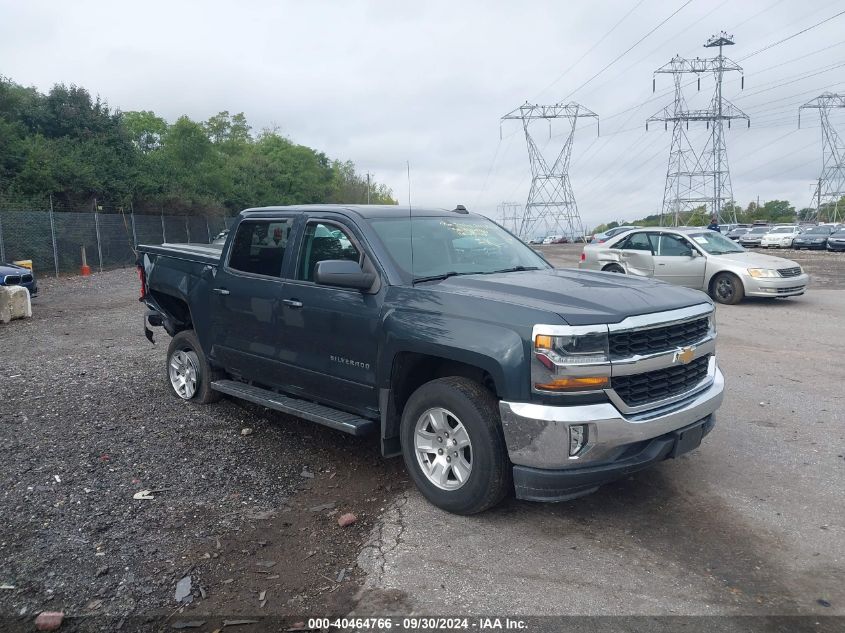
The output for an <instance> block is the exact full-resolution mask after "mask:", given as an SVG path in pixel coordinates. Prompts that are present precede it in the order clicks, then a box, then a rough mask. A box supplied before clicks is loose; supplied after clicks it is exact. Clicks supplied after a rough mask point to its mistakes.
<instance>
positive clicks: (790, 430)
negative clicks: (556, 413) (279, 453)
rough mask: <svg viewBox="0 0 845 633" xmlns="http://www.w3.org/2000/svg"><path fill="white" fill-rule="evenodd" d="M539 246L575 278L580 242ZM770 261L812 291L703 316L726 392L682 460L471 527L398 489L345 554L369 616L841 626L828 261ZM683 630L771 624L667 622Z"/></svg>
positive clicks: (836, 411)
mask: <svg viewBox="0 0 845 633" xmlns="http://www.w3.org/2000/svg"><path fill="white" fill-rule="evenodd" d="M542 250H543V251H544V252H545V254H546V256H547V257H548V258H549V259H550V260H551V261H553V262H554V263H555V264H556V265H559V266H574V265H576V263H577V260H578V255H579V253H580V251H581V248H580V247H577V246H573V245H568V246H551V247H544V248H543V249H542ZM782 254H783V255H786V256H787V257H792V258H793V259H795V260H796V261H799V262H800V263H801V264H802V266H805V267H806V268H808V269H809V270H810V271H811V274H813V275H814V284H813V287H812V288H811V289H810V291H809V292H808V293H807V294H806V295H804V296H802V297H798V298H793V299H788V300H750V301H746V302H744V303H742V304H740V305H738V306H719V307H718V316H717V320H718V323H719V345H718V355H719V359H720V360H719V362H720V366H721V368H722V371H723V372H724V373H725V376H726V380H727V390H726V397H725V402H724V404H723V406H722V408H721V409H720V410H719V413H718V414H717V416H718V417H717V424H716V428H715V429H714V431H713V432H712V433H711V434H710V435H709V436H708V437H707V438H706V439H705V441H704V442H703V444H702V446H701V447H700V448H699V449H698V450H696V451H693V452H692V453H690V454H688V455H685V456H682V457H681V458H680V459H678V460H670V461H667V462H663V463H662V464H660V465H658V466H656V467H655V468H652V469H650V470H646V471H642V472H640V473H637V474H636V475H634V476H632V477H630V478H628V479H626V480H623V481H620V482H617V483H614V484H611V485H607V486H604V487H603V488H601V489H600V490H599V491H598V492H597V493H595V494H593V495H590V496H588V497H583V498H582V499H579V500H575V501H573V502H568V503H562V504H556V505H555V504H535V503H529V502H520V501H515V500H511V501H510V502H508V503H505V504H503V505H502V506H501V507H499V508H496V509H494V510H492V511H490V512H488V513H485V514H484V515H481V516H478V517H471V518H466V517H456V516H452V515H449V514H446V513H444V512H441V511H439V510H437V509H435V508H433V507H432V506H430V505H428V504H427V503H426V502H425V501H424V500H423V499H422V498H421V497H420V495H418V494H417V493H416V492H415V491H413V490H410V491H408V492H407V493H406V494H405V495H404V496H403V498H402V499H401V500H400V501H399V502H397V503H396V504H395V505H394V506H393V508H391V510H390V511H389V512H388V513H386V515H385V517H384V521H383V524H382V525H381V526H380V529H379V532H378V533H375V534H374V535H373V540H374V543H375V544H376V545H377V547H374V548H372V549H368V550H365V551H364V553H363V555H362V556H361V558H360V564H361V565H362V566H363V567H364V568H365V569H367V570H368V571H369V575H368V578H367V586H368V587H369V588H371V590H372V591H373V595H374V596H375V598H376V602H375V607H374V608H372V609H370V611H372V612H376V611H378V608H379V604H378V600H377V599H378V596H379V595H381V594H382V593H383V592H385V591H388V592H392V593H393V594H394V595H396V594H398V595H400V596H401V597H402V604H401V607H400V611H402V612H407V611H415V612H418V613H434V614H443V615H448V614H454V613H470V614H478V615H483V614H490V613H501V612H502V610H503V609H505V610H506V612H507V613H509V614H522V615H630V614H636V615H667V616H668V615H708V616H714V615H723V616H724V615H727V616H737V615H789V616H791V615H808V614H809V615H815V616H822V615H840V616H842V615H845V514H843V512H842V507H843V490H845V453H843V450H845V415H844V414H843V410H845V407H843V405H845V392H843V387H842V385H843V384H845V364H843V363H842V351H843V345H842V344H841V343H840V342H839V341H840V340H841V338H842V328H843V325H845V293H843V292H842V289H843V286H845V257H842V256H841V255H839V254H830V253H824V252H822V253H818V252H813V253H807V252H806V251H804V252H801V253H800V254H797V253H795V254H792V253H789V252H788V251H787V252H785V253H782ZM823 266H824V267H825V271H824V274H823V275H822V274H817V273H813V272H812V271H813V270H818V269H820V268H821V267H823ZM819 277H821V278H823V280H824V281H823V282H820V280H819V279H818V278H819ZM819 286H823V287H821V288H820V287H819ZM410 568H413V569H414V574H413V575H408V574H407V570H408V569H410ZM359 608H361V610H362V612H367V611H368V609H367V608H366V606H362V607H359ZM694 622H698V624H699V626H702V627H704V628H701V629H698V628H696V629H695V630H707V626H710V625H709V624H707V623H708V622H710V623H711V624H712V626H714V627H717V628H718V629H719V630H728V628H730V630H751V629H753V630H775V629H769V626H771V627H774V624H773V623H771V624H770V625H769V626H765V625H764V623H760V622H759V621H756V622H747V621H739V622H738V623H736V622H734V623H733V624H730V626H729V623H727V622H726V621H718V626H717V621H714V620H698V621H692V622H691V621H689V620H685V621H683V622H681V623H679V624H678V626H679V627H681V626H690V625H691V623H694ZM585 624H590V623H589V622H588V623H585ZM593 624H594V623H593ZM758 624H760V625H761V628H760V629H755V628H753V627H754V626H756V625H758ZM803 624H807V621H803ZM641 625H642V629H637V630H650V629H651V626H652V625H650V624H649V623H648V621H646V622H645V623H644V624H642V623H641ZM827 625H829V626H830V627H832V628H825V629H824V630H831V631H833V630H841V628H840V627H841V620H840V621H838V623H837V622H836V621H834V622H828V623H827ZM733 626H736V628H732V627H733ZM795 626H796V627H798V626H799V624H798V623H796V624H795ZM623 628H624V627H623ZM670 629H671V627H670ZM620 630H622V629H620ZM676 630H681V629H680V628H678V629H676ZM684 630H686V629H684ZM776 630H784V631H786V630H796V629H795V628H791V627H790V626H788V625H787V626H786V628H783V629H776ZM802 630H804V629H802ZM806 630H818V629H815V628H814V627H812V626H810V627H809V628H807V629H806Z"/></svg>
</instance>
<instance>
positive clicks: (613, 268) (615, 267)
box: [601, 264, 625, 275]
mask: <svg viewBox="0 0 845 633" xmlns="http://www.w3.org/2000/svg"><path fill="white" fill-rule="evenodd" d="M601 270H602V272H603V273H619V274H620V275H624V274H625V269H624V268H622V266H620V265H619V264H608V265H607V266H605V267H604V268H602V269H601Z"/></svg>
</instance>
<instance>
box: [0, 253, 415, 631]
mask: <svg viewBox="0 0 845 633" xmlns="http://www.w3.org/2000/svg"><path fill="white" fill-rule="evenodd" d="M41 287H42V292H41V295H40V296H39V297H37V298H36V299H35V300H34V301H33V313H34V317H33V319H32V320H28V321H13V322H12V323H11V324H9V325H8V326H5V327H2V326H0V350H1V352H0V353H2V358H3V363H2V367H1V368H0V376H2V385H3V393H4V394H5V397H4V398H2V399H1V400H0V439H1V440H2V442H0V446H2V448H0V459H2V466H1V467H0V479H2V493H0V516H2V517H3V520H4V522H5V526H4V528H5V529H4V530H3V536H2V540H0V584H2V585H6V586H11V587H14V588H13V589H3V590H0V616H2V617H5V618H11V619H9V620H6V621H4V623H3V625H2V626H0V629H3V630H8V628H10V627H12V626H15V625H17V626H20V627H21V628H22V630H31V622H32V617H34V615H35V614H36V613H37V612H39V611H42V610H58V611H65V612H67V613H69V614H73V615H74V616H75V618H74V619H73V620H71V621H69V623H68V624H69V625H70V626H73V625H76V626H80V627H84V626H90V627H92V630H99V625H100V624H102V623H103V618H104V617H105V616H114V617H115V620H114V622H113V624H115V625H116V624H117V623H118V622H120V620H121V619H122V618H123V617H128V618H129V619H128V620H127V621H126V623H124V627H123V629H122V630H130V629H131V627H130V626H129V624H138V623H139V622H140V620H139V619H138V617H137V616H139V615H144V616H147V615H152V616H169V615H173V617H172V619H171V622H176V621H178V618H180V617H183V616H184V617H188V616H189V617H190V618H191V619H196V618H198V617H200V616H203V614H218V615H220V614H225V615H228V616H233V615H235V616H240V617H246V616H247V615H253V616H254V615H279V616H283V617H282V619H281V620H279V621H277V622H275V624H274V628H270V629H268V630H275V626H276V625H278V626H283V625H285V624H290V625H292V624H295V623H296V622H297V621H298V620H296V619H289V621H288V620H286V619H285V617H286V616H291V618H292V617H293V616H297V618H301V617H303V616H306V615H308V614H312V613H316V614H319V615H326V614H331V613H334V614H343V613H346V612H347V611H348V604H349V598H350V596H351V595H352V594H353V593H354V591H355V589H356V588H357V577H358V576H360V572H359V571H358V570H357V568H356V566H355V560H356V557H357V555H358V551H359V549H360V545H361V543H362V542H363V540H364V539H365V538H366V536H367V535H368V534H369V532H370V530H371V529H372V528H373V526H374V525H375V520H376V517H377V516H378V514H379V513H380V510H381V508H383V507H385V503H386V502H387V501H389V500H392V498H393V494H394V493H393V492H391V491H393V490H398V489H403V487H404V485H405V484H404V471H403V470H401V468H398V467H399V466H400V464H398V463H397V462H396V461H393V462H387V463H386V462H384V461H383V460H382V459H381V456H380V455H379V453H378V450H377V446H376V443H375V442H371V441H366V440H360V439H356V438H352V437H350V436H346V435H344V434H341V433H336V432H333V431H330V430H328V429H324V428H322V427H319V426H317V425H313V424H310V423H308V422H304V421H299V420H296V419H293V418H289V417H286V416H283V415H281V414H276V413H275V412H271V411H267V410H264V409H260V408H257V407H252V406H251V405H247V404H240V403H236V402H234V401H228V400H224V401H222V402H220V403H218V404H215V405H212V406H206V407H203V406H198V405H191V404H187V403H185V402H182V401H180V400H179V399H177V398H176V397H175V396H172V395H171V394H170V393H169V389H170V387H169V384H165V379H164V360H165V359H164V355H165V351H166V345H167V342H168V340H169V339H168V337H167V336H166V335H163V334H159V338H158V344H157V345H155V346H152V345H150V344H149V343H148V342H147V340H146V339H145V338H144V336H143V332H142V328H141V314H142V309H141V306H140V305H139V304H138V302H137V301H136V299H137V277H136V275H135V272H134V270H120V271H113V272H107V273H103V274H98V275H94V276H92V277H90V278H87V279H86V278H68V279H62V280H61V281H56V280H51V279H46V278H45V279H43V281H42V283H41ZM244 428H251V429H252V430H253V432H252V433H251V434H249V435H242V430H243V429H244ZM397 468H398V470H397ZM303 473H305V476H303ZM143 489H152V490H160V492H156V493H154V495H153V496H154V497H155V499H153V500H134V499H133V495H134V494H135V493H137V492H139V491H140V490H143ZM326 504H334V505H333V507H330V508H329V507H326V508H323V509H319V508H320V507H321V506H325V505H326ZM314 508H317V510H316V511H314V510H312V509H314ZM350 510H351V511H352V512H354V513H355V514H356V515H357V517H358V521H357V523H356V524H355V525H353V526H350V527H347V528H340V527H339V526H338V525H337V522H336V520H337V517H338V516H339V514H340V513H343V512H347V511H350ZM344 569H346V570H347V571H346V572H344V578H343V580H342V581H341V582H336V579H337V578H338V575H339V572H340V571H341V570H344ZM184 576H191V578H192V582H191V585H192V594H193V596H192V600H193V602H192V604H190V605H189V606H188V608H187V609H186V610H185V613H184V614H174V611H175V609H176V608H177V606H178V603H177V602H176V601H175V600H174V589H175V585H176V582H177V581H178V580H180V579H181V578H183V577H184ZM262 591H264V592H266V593H265V594H264V595H263V600H266V602H265V603H264V604H263V605H262V604H261V600H259V598H261V597H262V594H261V592H262ZM200 619H206V620H207V623H208V626H209V627H211V628H208V629H207V630H209V631H210V630H212V629H213V628H214V626H213V625H219V623H220V618H219V617H207V618H206V617H205V616H203V617H201V618H200ZM65 629H67V625H66V627H63V630H65ZM67 630H72V628H70V629H67ZM242 630H257V629H255V628H254V627H253V628H252V629H242Z"/></svg>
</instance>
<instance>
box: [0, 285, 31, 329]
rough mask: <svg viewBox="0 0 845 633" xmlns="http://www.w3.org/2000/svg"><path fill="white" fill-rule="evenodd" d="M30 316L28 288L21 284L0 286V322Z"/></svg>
mask: <svg viewBox="0 0 845 633" xmlns="http://www.w3.org/2000/svg"><path fill="white" fill-rule="evenodd" d="M31 316H32V301H31V299H30V296H29V290H27V289H26V288H24V287H23V286H0V323H8V322H9V321H11V320H12V319H25V318H29V317H31Z"/></svg>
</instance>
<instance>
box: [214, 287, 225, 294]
mask: <svg viewBox="0 0 845 633" xmlns="http://www.w3.org/2000/svg"><path fill="white" fill-rule="evenodd" d="M212 292H216V293H217V294H219V295H227V294H229V291H228V290H226V289H225V288H214V289H213V290H212Z"/></svg>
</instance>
